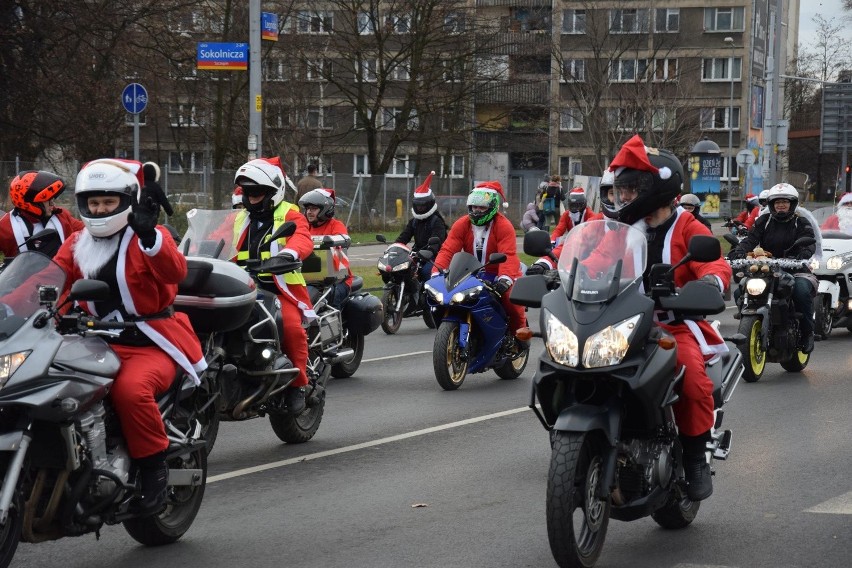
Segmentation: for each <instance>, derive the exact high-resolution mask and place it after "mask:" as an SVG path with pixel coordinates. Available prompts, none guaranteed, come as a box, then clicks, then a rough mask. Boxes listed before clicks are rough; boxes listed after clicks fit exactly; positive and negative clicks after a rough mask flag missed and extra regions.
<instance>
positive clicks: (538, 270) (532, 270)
mask: <svg viewBox="0 0 852 568" xmlns="http://www.w3.org/2000/svg"><path fill="white" fill-rule="evenodd" d="M546 271H547V266H545V265H544V264H542V263H540V262H536V263H535V264H531V265H529V266H528V267H527V276H535V275H536V274H544V273H545V272H546Z"/></svg>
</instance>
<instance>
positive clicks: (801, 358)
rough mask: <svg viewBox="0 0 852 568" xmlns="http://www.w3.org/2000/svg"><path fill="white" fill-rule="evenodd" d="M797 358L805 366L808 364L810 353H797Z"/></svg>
mask: <svg viewBox="0 0 852 568" xmlns="http://www.w3.org/2000/svg"><path fill="white" fill-rule="evenodd" d="M796 356H797V357H798V358H799V364H800V365H804V364H805V363H807V362H808V357H809V356H810V354H809V353H803V352H802V351H797V352H796Z"/></svg>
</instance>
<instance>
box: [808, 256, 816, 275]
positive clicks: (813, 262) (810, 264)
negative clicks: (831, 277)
mask: <svg viewBox="0 0 852 568" xmlns="http://www.w3.org/2000/svg"><path fill="white" fill-rule="evenodd" d="M808 268H810V269H811V272H816V271H817V270H819V260H817V259H815V258H812V259H810V260H809V261H808Z"/></svg>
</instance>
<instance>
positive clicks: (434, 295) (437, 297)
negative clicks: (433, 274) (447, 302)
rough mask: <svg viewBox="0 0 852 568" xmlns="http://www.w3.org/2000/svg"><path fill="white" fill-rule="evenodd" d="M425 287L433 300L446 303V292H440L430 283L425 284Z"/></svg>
mask: <svg viewBox="0 0 852 568" xmlns="http://www.w3.org/2000/svg"><path fill="white" fill-rule="evenodd" d="M423 289H424V290H426V292H427V293H428V294H429V296H431V297H432V299H433V300H435V302H437V303H439V304H443V303H444V294H443V293H441V292H438V291H437V290H435V289H434V288H432V287H431V286H429V285H428V284H425V285H424V286H423Z"/></svg>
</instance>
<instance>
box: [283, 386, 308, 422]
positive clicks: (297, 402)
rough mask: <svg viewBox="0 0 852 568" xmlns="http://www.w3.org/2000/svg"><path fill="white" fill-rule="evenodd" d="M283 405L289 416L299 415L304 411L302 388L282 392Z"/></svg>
mask: <svg viewBox="0 0 852 568" xmlns="http://www.w3.org/2000/svg"><path fill="white" fill-rule="evenodd" d="M284 404H286V405H287V410H289V412H290V414H295V415H299V414H301V413H302V412H304V410H305V389H304V387H289V388H287V389H285V390H284Z"/></svg>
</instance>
